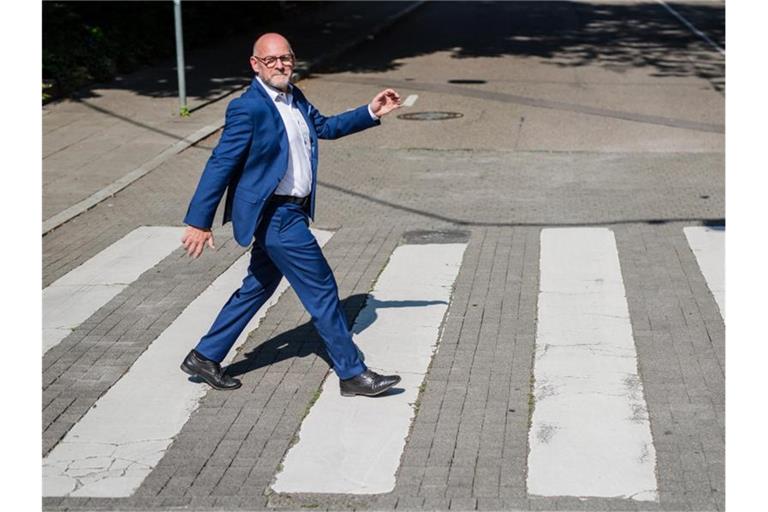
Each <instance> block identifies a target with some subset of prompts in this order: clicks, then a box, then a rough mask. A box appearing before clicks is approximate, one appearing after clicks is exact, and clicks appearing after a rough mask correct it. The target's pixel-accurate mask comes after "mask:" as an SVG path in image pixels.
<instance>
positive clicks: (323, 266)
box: [195, 203, 366, 379]
mask: <svg viewBox="0 0 768 512" xmlns="http://www.w3.org/2000/svg"><path fill="white" fill-rule="evenodd" d="M283 276H285V277H286V279H288V282H289V283H290V284H291V287H292V288H293V289H294V290H295V292H296V295H298V297H299V300H301V303H302V304H303V305H304V307H305V308H306V310H307V312H308V313H309V314H310V315H311V317H312V322H313V323H314V325H315V328H316V329H317V331H318V333H319V334H320V337H321V338H322V339H323V342H324V343H325V348H326V351H327V352H328V355H329V356H330V358H331V361H332V362H333V369H334V371H335V372H336V374H337V375H338V377H339V378H340V379H349V378H351V377H354V376H356V375H358V374H360V373H362V372H363V371H365V370H366V366H365V364H364V363H363V361H362V359H361V357H360V352H359V351H358V350H357V347H356V346H355V344H354V343H353V341H352V334H351V333H350V331H349V328H348V327H347V319H346V315H345V314H344V310H343V309H342V307H341V302H340V301H339V292H338V287H337V285H336V279H335V278H334V277H333V272H332V271H331V267H330V266H329V265H328V262H327V261H326V260H325V256H323V253H322V252H321V250H320V246H319V245H318V243H317V240H315V237H314V236H313V235H312V233H311V232H310V230H309V218H308V216H307V214H306V212H305V211H304V209H303V208H302V207H301V206H299V205H296V204H291V203H284V204H278V205H272V204H270V205H267V206H266V207H265V209H264V212H263V217H262V219H261V222H259V225H258V227H257V229H256V233H255V235H254V243H253V247H252V249H251V261H250V264H249V265H248V273H247V275H246V276H245V278H244V279H243V284H242V286H241V287H240V289H239V290H237V291H235V292H234V293H233V294H232V296H231V297H230V298H229V300H228V301H227V303H226V304H224V307H223V308H222V309H221V312H219V314H218V316H217V317H216V320H214V322H213V325H212V326H211V328H210V330H209V331H208V333H207V334H206V335H205V336H203V338H202V339H201V340H200V342H199V343H198V345H197V347H195V350H197V351H198V352H199V353H200V354H202V355H203V356H205V357H207V358H208V359H212V360H214V361H217V362H221V361H222V360H223V359H224V357H225V356H226V355H227V353H228V352H229V350H230V349H231V348H232V345H234V343H235V341H236V340H237V338H238V336H240V333H241V332H242V331H243V329H244V328H245V326H246V325H247V324H248V322H249V321H250V319H251V318H252V317H253V315H254V314H256V312H257V311H258V310H259V308H261V307H262V306H263V305H264V303H265V302H266V301H267V299H268V298H269V297H270V296H271V295H272V293H274V291H275V289H276V288H277V285H278V284H279V282H280V279H281V278H282V277H283Z"/></svg>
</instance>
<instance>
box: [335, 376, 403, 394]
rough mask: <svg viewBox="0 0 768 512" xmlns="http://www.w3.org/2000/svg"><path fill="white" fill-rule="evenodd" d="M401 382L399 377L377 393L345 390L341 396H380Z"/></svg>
mask: <svg viewBox="0 0 768 512" xmlns="http://www.w3.org/2000/svg"><path fill="white" fill-rule="evenodd" d="M399 383H400V380H399V379H398V381H397V382H393V383H392V384H390V385H389V386H387V387H385V388H384V389H382V390H381V391H377V392H376V393H348V392H347V393H345V392H344V391H341V396H379V395H380V394H382V393H384V392H385V391H389V390H390V389H392V387H393V386H394V385H395V384H399Z"/></svg>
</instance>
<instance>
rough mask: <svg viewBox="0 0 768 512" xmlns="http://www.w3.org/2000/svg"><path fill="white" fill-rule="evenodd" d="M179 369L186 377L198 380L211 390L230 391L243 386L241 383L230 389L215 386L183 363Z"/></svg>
mask: <svg viewBox="0 0 768 512" xmlns="http://www.w3.org/2000/svg"><path fill="white" fill-rule="evenodd" d="M179 368H181V371H183V372H184V373H186V374H187V375H191V376H192V377H197V378H198V379H200V380H202V381H203V382H205V383H206V384H208V385H209V386H211V387H212V388H213V389H218V390H220V391H232V390H234V389H237V388H239V387H240V386H242V385H243V384H242V383H241V382H238V383H237V386H232V387H231V388H225V387H222V386H217V385H215V384H213V383H212V382H211V381H209V380H208V379H206V378H205V377H203V376H202V375H200V374H199V373H197V372H196V371H194V370H192V369H191V368H188V367H187V366H186V365H185V364H184V363H181V366H180V367H179Z"/></svg>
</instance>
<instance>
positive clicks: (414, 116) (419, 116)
mask: <svg viewBox="0 0 768 512" xmlns="http://www.w3.org/2000/svg"><path fill="white" fill-rule="evenodd" d="M457 117H464V114H460V113H458V112H409V113H407V114H400V115H399V116H397V118H398V119H405V120H406V121H443V120H445V119H456V118H457Z"/></svg>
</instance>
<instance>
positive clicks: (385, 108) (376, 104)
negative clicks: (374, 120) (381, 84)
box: [371, 89, 401, 117]
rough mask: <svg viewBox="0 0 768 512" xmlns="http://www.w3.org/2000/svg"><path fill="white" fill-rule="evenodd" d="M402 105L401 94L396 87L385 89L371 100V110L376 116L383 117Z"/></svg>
mask: <svg viewBox="0 0 768 512" xmlns="http://www.w3.org/2000/svg"><path fill="white" fill-rule="evenodd" d="M400 106H401V104H400V95H399V94H397V92H396V91H395V90H394V89H384V90H383V91H381V92H380V93H379V94H377V95H376V96H375V97H374V98H373V101H371V112H373V115H375V116H376V117H382V116H385V115H387V114H389V113H390V112H392V111H393V110H395V109H398V108H400Z"/></svg>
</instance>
